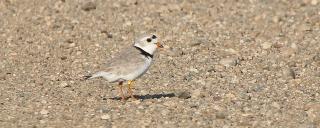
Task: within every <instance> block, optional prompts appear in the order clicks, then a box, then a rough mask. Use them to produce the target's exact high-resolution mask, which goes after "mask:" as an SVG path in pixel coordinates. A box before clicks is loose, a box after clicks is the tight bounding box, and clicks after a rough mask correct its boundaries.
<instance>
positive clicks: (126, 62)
mask: <svg viewBox="0 0 320 128" xmlns="http://www.w3.org/2000/svg"><path fill="white" fill-rule="evenodd" d="M162 47H163V46H162V45H161V44H160V43H159V42H158V41H157V36H156V35H152V34H150V35H143V36H141V37H139V38H137V39H136V40H135V41H134V44H133V46H130V47H128V48H126V49H123V50H122V51H121V52H120V53H118V54H117V56H115V57H114V58H112V59H110V60H109V61H107V63H106V64H105V65H104V66H102V71H99V72H97V73H95V74H93V75H89V76H85V79H92V78H97V77H102V78H104V79H106V80H107V81H109V82H110V83H113V82H118V85H119V90H120V94H121V100H125V97H124V94H123V90H122V85H123V83H124V82H127V83H128V93H129V94H130V96H131V98H133V99H135V98H134V96H133V92H132V86H133V82H134V80H135V79H137V78H139V77H140V76H142V75H143V74H144V73H145V72H146V71H147V70H148V68H149V67H150V65H151V63H152V59H153V55H154V53H155V51H156V50H157V48H162Z"/></svg>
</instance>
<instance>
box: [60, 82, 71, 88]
mask: <svg viewBox="0 0 320 128" xmlns="http://www.w3.org/2000/svg"><path fill="white" fill-rule="evenodd" d="M59 86H60V87H63V88H65V87H70V85H69V84H68V83H67V82H66V81H62V82H61V83H60V85H59Z"/></svg>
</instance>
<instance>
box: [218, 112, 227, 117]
mask: <svg viewBox="0 0 320 128" xmlns="http://www.w3.org/2000/svg"><path fill="white" fill-rule="evenodd" d="M216 118H217V119H225V118H226V114H225V113H223V112H218V113H216Z"/></svg>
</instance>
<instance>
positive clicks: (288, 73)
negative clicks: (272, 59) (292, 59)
mask: <svg viewBox="0 0 320 128" xmlns="http://www.w3.org/2000/svg"><path fill="white" fill-rule="evenodd" d="M282 74H283V77H284V78H285V79H295V78H296V73H295V72H294V71H293V69H291V68H286V69H284V70H283V71H282Z"/></svg>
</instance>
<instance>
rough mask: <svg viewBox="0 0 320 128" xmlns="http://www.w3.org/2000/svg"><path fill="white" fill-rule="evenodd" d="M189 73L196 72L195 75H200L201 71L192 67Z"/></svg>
mask: <svg viewBox="0 0 320 128" xmlns="http://www.w3.org/2000/svg"><path fill="white" fill-rule="evenodd" d="M189 71H190V72H194V73H199V70H198V69H196V68H193V67H190V68H189Z"/></svg>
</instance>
